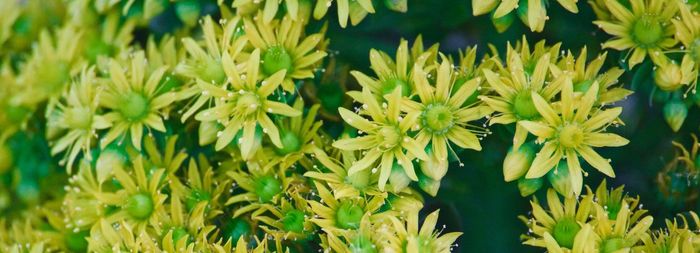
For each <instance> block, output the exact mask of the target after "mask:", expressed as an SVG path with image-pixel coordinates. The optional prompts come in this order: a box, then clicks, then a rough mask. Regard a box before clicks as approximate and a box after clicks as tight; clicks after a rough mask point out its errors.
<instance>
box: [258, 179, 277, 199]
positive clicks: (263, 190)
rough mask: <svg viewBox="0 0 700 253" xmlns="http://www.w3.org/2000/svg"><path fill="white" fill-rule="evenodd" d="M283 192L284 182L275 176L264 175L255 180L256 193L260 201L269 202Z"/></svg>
mask: <svg viewBox="0 0 700 253" xmlns="http://www.w3.org/2000/svg"><path fill="white" fill-rule="evenodd" d="M280 192H282V183H281V182H280V181H279V180H278V179H277V178H275V177H273V176H262V177H259V178H257V179H256V180H255V194H256V195H258V198H260V202H263V203H267V202H270V201H272V198H274V197H275V196H277V194H279V193H280Z"/></svg>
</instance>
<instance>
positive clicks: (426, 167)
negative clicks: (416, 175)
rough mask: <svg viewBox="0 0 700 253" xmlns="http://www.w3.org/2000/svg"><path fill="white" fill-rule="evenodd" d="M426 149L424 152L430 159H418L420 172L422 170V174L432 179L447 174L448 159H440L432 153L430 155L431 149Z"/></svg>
mask: <svg viewBox="0 0 700 253" xmlns="http://www.w3.org/2000/svg"><path fill="white" fill-rule="evenodd" d="M426 151H427V152H426V153H428V156H429V157H430V160H427V161H425V160H420V162H419V164H420V170H421V172H423V174H425V175H426V176H428V177H430V178H432V179H434V180H440V179H442V177H444V176H445V174H447V168H448V167H449V161H448V160H447V159H445V160H442V161H441V160H439V159H437V158H436V157H435V156H434V155H432V151H431V150H430V148H427V150H426Z"/></svg>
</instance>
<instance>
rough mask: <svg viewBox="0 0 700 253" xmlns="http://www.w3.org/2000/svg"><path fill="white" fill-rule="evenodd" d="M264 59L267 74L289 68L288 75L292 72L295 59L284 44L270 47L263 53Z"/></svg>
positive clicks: (263, 68)
mask: <svg viewBox="0 0 700 253" xmlns="http://www.w3.org/2000/svg"><path fill="white" fill-rule="evenodd" d="M262 61H263V62H262V71H263V73H264V74H265V75H268V76H271V75H273V74H275V73H277V72H278V71H280V70H283V69H286V70H287V75H290V74H292V71H293V67H294V60H293V59H292V56H291V55H289V53H288V52H287V50H286V49H284V47H282V46H273V47H270V48H268V49H267V51H265V53H263V55H262Z"/></svg>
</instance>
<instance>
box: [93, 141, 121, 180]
mask: <svg viewBox="0 0 700 253" xmlns="http://www.w3.org/2000/svg"><path fill="white" fill-rule="evenodd" d="M127 161H128V157H127V155H126V154H125V153H123V151H122V150H120V149H119V148H116V147H108V148H107V149H105V150H104V151H102V153H100V156H99V157H98V158H97V162H96V164H95V171H96V174H97V181H98V182H100V183H101V182H104V181H105V180H107V179H108V178H110V177H111V176H112V170H114V169H115V168H120V169H124V166H126V162H127Z"/></svg>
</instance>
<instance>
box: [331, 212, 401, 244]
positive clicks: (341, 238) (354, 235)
mask: <svg viewBox="0 0 700 253" xmlns="http://www.w3.org/2000/svg"><path fill="white" fill-rule="evenodd" d="M375 219H376V218H375ZM389 229H390V227H389V226H387V225H386V224H382V223H379V224H377V223H376V222H372V216H371V215H370V214H369V213H366V214H365V215H364V216H362V220H360V227H359V228H358V229H352V230H343V231H338V232H333V231H324V232H326V233H325V237H326V238H322V239H321V240H322V241H326V244H327V246H324V248H330V249H332V250H333V251H335V252H381V250H382V247H383V246H384V243H385V241H386V240H385V239H384V238H382V237H386V236H384V235H381V234H377V233H376V232H377V231H387V230H389ZM336 233H337V235H336ZM324 239H325V240H324Z"/></svg>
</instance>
